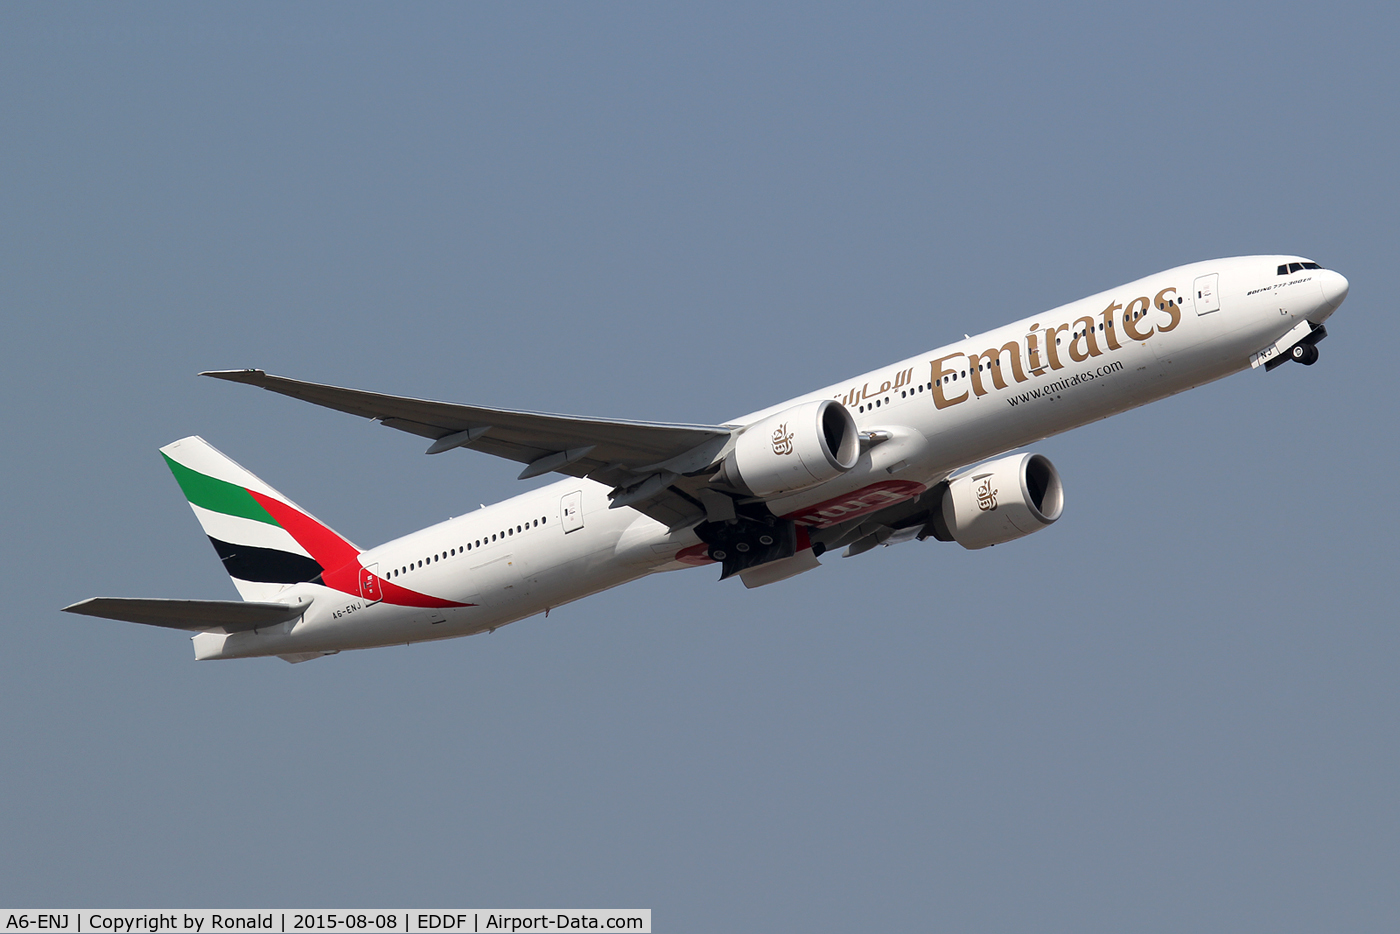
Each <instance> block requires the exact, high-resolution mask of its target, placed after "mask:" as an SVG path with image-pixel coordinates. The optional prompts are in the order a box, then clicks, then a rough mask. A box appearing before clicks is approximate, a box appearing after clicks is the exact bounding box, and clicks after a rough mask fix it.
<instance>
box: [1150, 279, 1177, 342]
mask: <svg viewBox="0 0 1400 934" xmlns="http://www.w3.org/2000/svg"><path fill="white" fill-rule="evenodd" d="M1168 292H1170V293H1172V297H1170V298H1168V297H1167V293H1168ZM1152 303H1153V304H1154V305H1156V306H1157V307H1158V308H1159V309H1161V310H1162V311H1165V312H1166V313H1167V316H1168V317H1169V318H1171V324H1159V325H1157V330H1158V331H1161V332H1162V333H1166V332H1167V331H1170V330H1171V329H1172V328H1174V327H1176V326H1177V325H1178V324H1180V323H1181V309H1180V308H1178V307H1177V305H1176V289H1175V288H1171V287H1168V288H1165V289H1163V290H1162V291H1160V292H1158V293H1157V297H1156V298H1154V299H1153V300H1152Z"/></svg>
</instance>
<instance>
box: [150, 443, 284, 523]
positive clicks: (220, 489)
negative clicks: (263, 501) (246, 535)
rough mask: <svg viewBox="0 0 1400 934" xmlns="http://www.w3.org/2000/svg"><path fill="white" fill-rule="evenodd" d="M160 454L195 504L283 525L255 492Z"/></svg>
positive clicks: (216, 510) (225, 513)
mask: <svg viewBox="0 0 1400 934" xmlns="http://www.w3.org/2000/svg"><path fill="white" fill-rule="evenodd" d="M160 456H161V457H164V458H165V463H166V464H167V465H169V467H170V472H171V473H173V474H174V475H175V482H176V483H178V484H180V489H181V490H183V491H184V493H185V498H186V499H188V500H189V501H190V502H191V503H193V504H194V505H196V506H199V507H201V508H203V509H208V510H210V511H212V512H221V513H223V514H224V515H227V516H240V517H242V518H244V519H252V520H254V521H256V522H266V523H267V524H268V525H276V526H278V527H279V528H280V523H278V521H277V520H276V519H274V518H272V515H271V514H270V513H269V512H268V511H267V510H266V509H264V508H263V507H262V506H261V505H260V504H259V503H258V501H257V500H255V499H253V494H251V493H249V492H248V491H247V490H245V489H243V487H241V486H239V485H237V484H236V483H229V482H228V481H226V480H217V479H215V478H214V477H206V476H205V475H204V474H202V473H199V472H198V471H196V470H191V469H190V468H188V467H186V466H185V465H184V464H181V463H179V462H177V461H174V460H171V458H170V455H168V454H166V453H165V452H164V451H162V452H161V455H160Z"/></svg>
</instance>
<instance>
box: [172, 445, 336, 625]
mask: <svg viewBox="0 0 1400 934" xmlns="http://www.w3.org/2000/svg"><path fill="white" fill-rule="evenodd" d="M160 453H161V454H162V455H164V457H165V462H166V464H167V465H168V466H169V467H170V470H171V472H172V473H173V474H175V480H176V481H177V482H178V483H179V484H180V489H181V490H183V491H184V494H185V498H186V499H188V500H189V503H190V508H191V509H193V510H194V515H195V518H196V519H198V520H199V524H200V525H201V526H202V527H203V528H204V534H205V535H208V536H209V541H210V542H212V543H213V545H214V550H215V551H216V552H217V553H218V555H219V559H220V560H221V561H223V563H224V569H225V570H226V571H228V574H229V577H231V578H233V584H234V586H235V587H237V588H238V593H239V594H240V595H241V596H242V597H243V599H244V600H273V599H275V598H276V596H277V594H278V593H280V592H281V591H282V590H283V589H285V588H286V587H287V586H288V585H290V584H296V583H301V582H303V581H316V582H319V583H325V584H328V585H330V586H336V583H339V582H340V581H339V578H341V577H346V576H347V575H348V577H349V581H350V582H351V583H352V584H353V583H354V581H355V576H356V574H358V571H359V560H358V559H359V553H360V549H359V548H357V547H355V546H354V545H353V544H351V543H350V542H348V541H346V540H345V539H344V538H342V537H341V536H340V535H337V534H336V533H335V532H334V531H332V530H331V529H330V528H329V527H328V526H326V525H324V524H323V523H321V522H319V521H317V520H316V519H315V518H314V517H313V516H312V515H311V514H310V513H308V512H306V511H305V510H303V509H302V508H301V507H299V506H297V505H296V504H295V503H293V502H292V501H291V500H289V499H287V497H285V496H283V495H282V494H281V493H278V492H277V491H276V490H274V489H273V488H272V487H270V486H268V485H267V484H266V483H263V482H262V481H261V480H259V479H258V478H257V477H255V476H253V475H252V474H251V473H249V472H248V471H247V470H245V469H243V468H242V467H240V466H239V465H238V464H236V463H234V462H233V461H232V460H230V459H229V458H228V457H227V456H225V455H224V454H223V453H221V452H220V451H219V450H218V449H216V448H215V447H214V446H213V445H211V444H209V442H207V441H205V440H204V439H203V438H200V437H198V436H191V437H188V438H182V439H180V440H179V441H175V442H173V443H171V444H167V445H166V446H165V447H163V448H161V449H160Z"/></svg>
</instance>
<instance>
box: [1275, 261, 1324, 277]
mask: <svg viewBox="0 0 1400 934" xmlns="http://www.w3.org/2000/svg"><path fill="white" fill-rule="evenodd" d="M1321 268H1322V267H1321V266H1319V265H1318V264H1317V263H1284V264H1282V265H1281V266H1279V268H1278V274H1279V275H1280V276H1287V275H1290V274H1292V273H1295V272H1297V271H1298V270H1300V269H1321Z"/></svg>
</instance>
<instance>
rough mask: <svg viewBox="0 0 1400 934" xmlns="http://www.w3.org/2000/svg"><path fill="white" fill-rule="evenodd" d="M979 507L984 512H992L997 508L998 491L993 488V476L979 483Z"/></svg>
mask: <svg viewBox="0 0 1400 934" xmlns="http://www.w3.org/2000/svg"><path fill="white" fill-rule="evenodd" d="M977 508H978V509H980V510H982V511H983V512H991V511H992V510H993V509H996V508H997V491H996V490H994V489H992V478H991V477H988V478H987V479H986V480H983V481H982V482H981V483H980V484H978V485H977Z"/></svg>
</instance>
